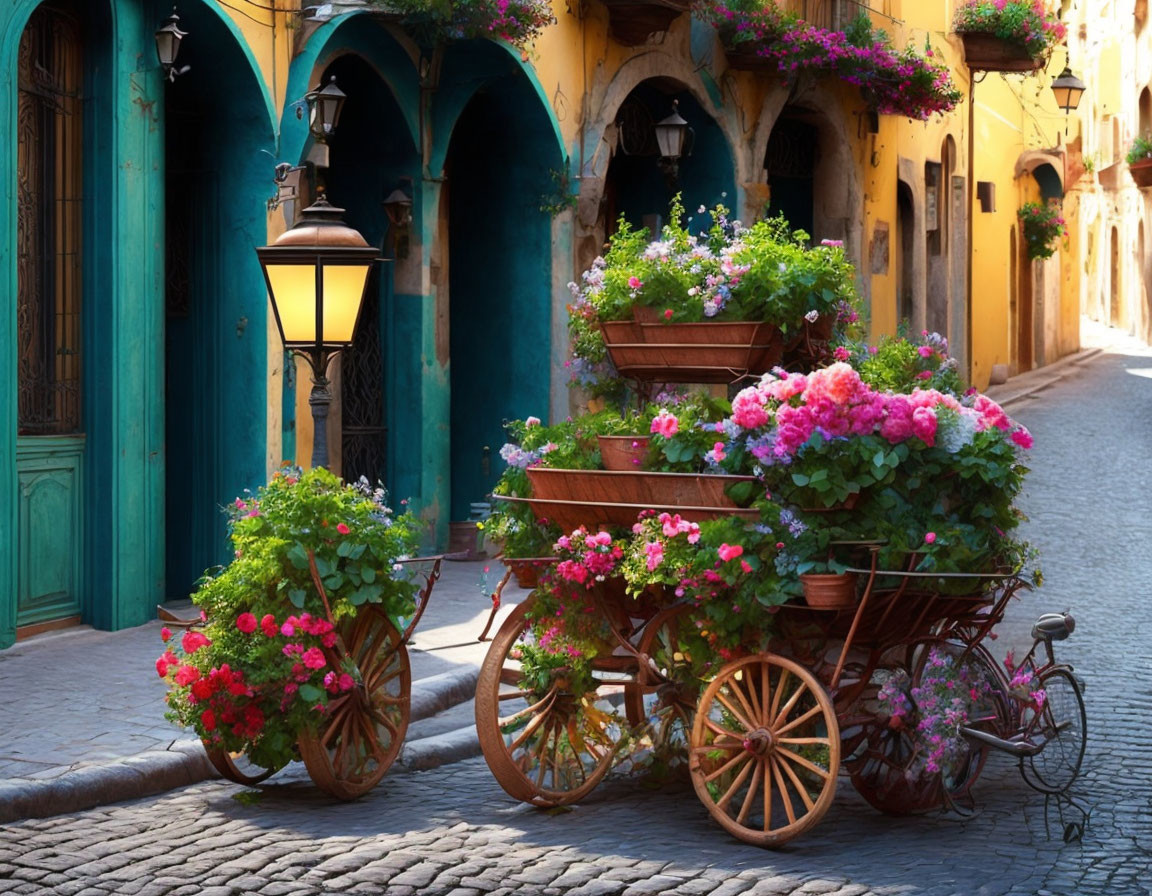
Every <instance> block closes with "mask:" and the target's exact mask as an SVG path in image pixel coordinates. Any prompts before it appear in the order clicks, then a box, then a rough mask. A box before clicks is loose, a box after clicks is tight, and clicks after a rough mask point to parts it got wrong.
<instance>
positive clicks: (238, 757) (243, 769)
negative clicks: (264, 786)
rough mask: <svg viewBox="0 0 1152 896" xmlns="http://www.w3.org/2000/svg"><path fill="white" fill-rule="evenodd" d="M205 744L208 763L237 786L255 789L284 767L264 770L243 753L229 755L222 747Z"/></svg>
mask: <svg viewBox="0 0 1152 896" xmlns="http://www.w3.org/2000/svg"><path fill="white" fill-rule="evenodd" d="M203 743H204V752H205V753H207V754H208V761H209V762H211V763H212V766H213V768H215V769H216V771H218V772H219V773H220V776H221V777H223V778H227V779H228V780H229V781H233V782H235V783H236V784H243V785H245V786H247V787H254V786H255V785H257V784H259V783H260V782H261V781H264V780H265V779H267V778H270V777H271V776H272V775H274V774H276V772H278V771H280V769H282V768H283V767H284V766H282V765H278V766H276V767H275V768H264V767H263V766H260V765H255V764H254V763H252V762H250V761H249V760H248V757H247V755H246V754H244V753H243V752H241V753H229V752H228V751H227V750H224V749H222V748H220V747H215V746H209V744H208V742H207V741H203Z"/></svg>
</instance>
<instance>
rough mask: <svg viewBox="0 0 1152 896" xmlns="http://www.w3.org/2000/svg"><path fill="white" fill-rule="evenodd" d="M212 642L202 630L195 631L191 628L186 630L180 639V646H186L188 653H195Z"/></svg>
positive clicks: (185, 650)
mask: <svg viewBox="0 0 1152 896" xmlns="http://www.w3.org/2000/svg"><path fill="white" fill-rule="evenodd" d="M211 643H212V642H211V641H209V640H208V639H207V638H206V637H205V636H204V635H203V634H201V633H200V632H194V631H192V630H191V629H189V630H188V631H186V632H184V637H183V638H181V639H180V646H181V647H183V648H184V652H185V653H188V654H192V653H195V652H196V651H197V650H199V649H200V648H201V647H207V646H208V645H209V644H211Z"/></svg>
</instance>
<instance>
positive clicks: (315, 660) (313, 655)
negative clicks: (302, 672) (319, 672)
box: [300, 647, 327, 669]
mask: <svg viewBox="0 0 1152 896" xmlns="http://www.w3.org/2000/svg"><path fill="white" fill-rule="evenodd" d="M300 660H301V662H303V663H304V665H305V666H307V667H308V668H309V669H323V668H324V666H325V664H326V663H327V661H326V660H325V659H324V652H323V651H322V650H321V649H320V648H319V647H309V648H308V649H307V650H305V651H304V655H303V656H302V657H300Z"/></svg>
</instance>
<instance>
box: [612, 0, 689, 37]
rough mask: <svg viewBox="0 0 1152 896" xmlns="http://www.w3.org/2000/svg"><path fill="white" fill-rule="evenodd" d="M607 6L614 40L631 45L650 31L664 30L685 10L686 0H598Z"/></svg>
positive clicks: (687, 4) (687, 5)
mask: <svg viewBox="0 0 1152 896" xmlns="http://www.w3.org/2000/svg"><path fill="white" fill-rule="evenodd" d="M601 2H602V3H603V4H604V6H605V7H606V8H607V9H608V30H609V32H610V33H611V34H612V37H613V38H615V39H616V42H617V43H621V44H624V45H625V46H627V47H635V46H637V45H638V44H642V43H644V42H645V41H646V40H647V39H648V37H649V36H650V35H652V34H659V33H660V32H662V31H667V30H668V28H669V27H670V26H671V25H672V23H673V22H674V21H675V20H676V19H677V18H679V17H680V16H681V15H683V14H684V13H685V12H687V11H688V7H689V6H690V5H691V3H690V2H689V0H601Z"/></svg>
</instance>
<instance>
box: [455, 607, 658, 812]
mask: <svg viewBox="0 0 1152 896" xmlns="http://www.w3.org/2000/svg"><path fill="white" fill-rule="evenodd" d="M532 603H533V600H532V598H529V599H528V600H526V601H525V602H524V603H522V604H520V605H519V606H518V607H516V609H515V610H513V611H512V613H511V615H509V617H508V618H507V619H506V620H504V624H503V625H501V626H500V630H499V631H498V632H497V633H496V637H495V638H493V639H492V645H491V646H490V647H489V648H488V653H487V655H486V656H485V657H484V662H483V663H482V664H481V666H480V676H479V679H478V681H477V683H476V733H477V735H478V737H479V739H480V749H481V751H482V752H483V754H484V759H485V761H486V762H487V763H488V767H489V768H490V769H491V770H492V774H493V775H494V776H495V777H496V780H497V782H498V783H499V784H500V786H501V787H502V788H504V790H505V792H506V793H508V794H509V795H510V796H512V797H515V798H516V799H518V800H522V801H523V802H526V803H532V804H533V805H536V806H543V807H551V806H562V805H565V804H568V803H574V802H577V801H579V800H581V799H583V798H584V797H585V796H587V795H588V794H589V793H591V792H592V790H593V788H595V787H596V785H597V784H599V783H600V781H601V780H602V779H603V777H604V776H605V775H606V774H607V773H608V770H609V769H610V768H611V767H612V762H613V760H614V758H615V756H616V752H617V749H618V747H619V745H620V744H621V743H623V741H624V740H625V739H626V737H627V734H628V730H629V726H628V724H627V722H626V721H625V719H624V716H623V713H622V712H621V711H620V707H621V705H622V704H623V701H624V690H625V687H626V686H631V684H632V683H633V682H634V681H635V679H634V678H626V677H625V676H623V675H618V676H615V677H613V676H612V675H611V674H610V673H607V672H603V671H597V668H596V663H593V677H592V682H591V689H589V690H587V691H585V690H583V688H580V689H574V688H573V683H572V682H573V680H572V677H571V676H570V675H568V674H566V673H565V670H563V669H557V670H554V674H553V675H552V676H551V677H550V678H549V679H548V680H547V681H546V682H544V683H541V684H537V685H532V684H530V683H528V682H526V681H525V680H524V675H523V672H522V668H521V664H520V659H521V656H522V653H521V649H522V647H523V646H524V645H526V644H530V643H531V632H530V629H531V625H532V621H531V620H529V619H528V618H527V613H528V610H529V608H530V607H531V605H532ZM578 691H579V692H578Z"/></svg>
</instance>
